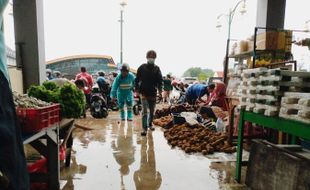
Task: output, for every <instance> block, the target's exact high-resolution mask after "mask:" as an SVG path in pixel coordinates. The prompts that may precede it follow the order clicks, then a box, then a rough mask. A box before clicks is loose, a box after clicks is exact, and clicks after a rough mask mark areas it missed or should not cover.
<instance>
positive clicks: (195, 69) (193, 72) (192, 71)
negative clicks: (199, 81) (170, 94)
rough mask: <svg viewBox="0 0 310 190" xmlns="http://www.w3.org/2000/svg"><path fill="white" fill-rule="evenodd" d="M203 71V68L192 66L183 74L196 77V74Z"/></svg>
mask: <svg viewBox="0 0 310 190" xmlns="http://www.w3.org/2000/svg"><path fill="white" fill-rule="evenodd" d="M201 72H203V70H202V69H201V68H200V67H192V68H189V69H187V70H186V71H185V72H184V74H183V76H184V77H198V75H199V74H200V73H201Z"/></svg>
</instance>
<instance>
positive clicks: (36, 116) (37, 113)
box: [16, 104, 60, 133]
mask: <svg viewBox="0 0 310 190" xmlns="http://www.w3.org/2000/svg"><path fill="white" fill-rule="evenodd" d="M16 113H17V116H18V118H19V121H20V123H21V126H22V131H23V132H27V133H29V132H39V131H41V130H42V129H44V128H47V127H49V126H51V125H53V124H55V123H56V122H59V117H60V105H59V104H54V105H51V106H47V107H43V108H38V109H34V108H16Z"/></svg>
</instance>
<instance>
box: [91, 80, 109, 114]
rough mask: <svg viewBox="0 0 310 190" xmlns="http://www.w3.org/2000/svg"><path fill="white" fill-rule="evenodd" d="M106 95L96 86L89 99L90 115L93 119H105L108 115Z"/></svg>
mask: <svg viewBox="0 0 310 190" xmlns="http://www.w3.org/2000/svg"><path fill="white" fill-rule="evenodd" d="M107 101H108V100H107V94H106V93H105V92H102V91H101V90H100V89H99V87H98V86H97V85H96V86H94V87H93V90H92V93H91V98H90V113H91V115H92V116H93V117H94V118H106V117H107V116H108V115H109V111H108V102H107Z"/></svg>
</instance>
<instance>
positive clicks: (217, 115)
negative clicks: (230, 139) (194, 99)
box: [199, 106, 228, 131]
mask: <svg viewBox="0 0 310 190" xmlns="http://www.w3.org/2000/svg"><path fill="white" fill-rule="evenodd" d="M199 114H200V115H201V117H202V119H203V120H202V124H203V125H206V126H208V127H209V128H210V130H212V131H216V128H215V126H214V125H209V124H208V123H209V122H210V121H209V120H212V121H213V122H216V121H217V120H218V119H221V120H222V121H225V120H227V117H228V112H227V111H223V110H222V109H221V108H220V107H217V106H212V107H210V106H202V107H201V108H200V110H199Z"/></svg>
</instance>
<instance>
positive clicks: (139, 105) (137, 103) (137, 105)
mask: <svg viewBox="0 0 310 190" xmlns="http://www.w3.org/2000/svg"><path fill="white" fill-rule="evenodd" d="M141 110H142V102H141V97H140V96H139V94H134V105H133V113H134V114H135V115H139V114H140V112H141Z"/></svg>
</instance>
